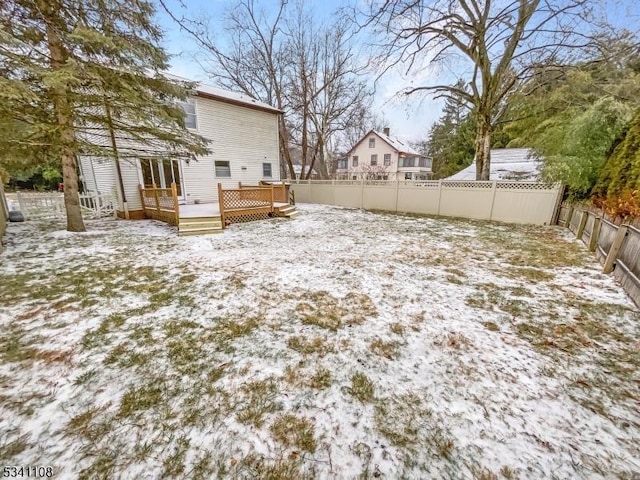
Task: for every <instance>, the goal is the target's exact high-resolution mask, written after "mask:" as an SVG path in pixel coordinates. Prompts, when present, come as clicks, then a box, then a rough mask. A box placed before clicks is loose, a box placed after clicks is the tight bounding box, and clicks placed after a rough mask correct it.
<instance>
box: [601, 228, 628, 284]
mask: <svg viewBox="0 0 640 480" xmlns="http://www.w3.org/2000/svg"><path fill="white" fill-rule="evenodd" d="M626 236H627V226H626V225H620V227H619V228H618V233H617V234H616V238H615V239H614V240H613V243H612V244H611V248H610V249H609V253H607V258H606V260H605V261H604V266H603V267H602V271H603V272H604V273H611V272H612V271H613V264H614V263H615V261H616V258H618V252H619V251H620V247H622V242H624V239H625V237H626Z"/></svg>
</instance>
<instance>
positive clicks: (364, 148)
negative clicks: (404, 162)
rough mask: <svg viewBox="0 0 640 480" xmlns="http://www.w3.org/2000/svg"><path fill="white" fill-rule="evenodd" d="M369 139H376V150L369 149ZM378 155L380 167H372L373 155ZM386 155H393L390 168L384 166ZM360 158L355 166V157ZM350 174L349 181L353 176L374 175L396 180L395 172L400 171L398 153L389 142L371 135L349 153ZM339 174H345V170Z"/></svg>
mask: <svg viewBox="0 0 640 480" xmlns="http://www.w3.org/2000/svg"><path fill="white" fill-rule="evenodd" d="M369 138H375V139H376V145H375V148H369ZM374 154H377V155H378V166H377V167H371V155H374ZM385 154H391V165H389V166H388V167H385V166H384V156H385ZM354 156H357V157H358V166H357V167H354V166H353V157H354ZM348 162H349V164H348V169H347V171H348V174H349V179H351V178H352V177H353V176H357V177H358V178H360V177H361V176H362V175H363V174H369V173H370V174H372V175H375V176H377V175H382V176H385V175H388V177H389V178H388V179H389V180H395V178H396V177H395V172H396V171H397V170H398V152H397V151H396V150H395V149H394V148H393V147H391V145H389V144H388V143H387V142H385V141H384V140H382V139H381V138H380V137H379V136H378V135H376V134H375V133H371V134H370V135H368V136H367V137H366V138H364V140H363V141H361V142H360V143H359V144H358V145H357V146H356V148H355V149H354V150H352V151H351V152H350V153H349V157H348ZM339 172H344V170H339Z"/></svg>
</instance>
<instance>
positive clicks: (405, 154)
mask: <svg viewBox="0 0 640 480" xmlns="http://www.w3.org/2000/svg"><path fill="white" fill-rule="evenodd" d="M336 177H337V178H338V179H343V180H359V179H362V178H365V179H371V180H396V179H398V180H427V179H429V178H431V159H430V158H427V157H425V156H424V155H421V154H420V152H418V151H416V150H414V149H413V148H411V147H410V146H409V145H407V144H406V143H405V142H403V141H402V140H400V139H398V138H392V137H391V136H390V133H389V129H388V128H385V129H384V130H383V131H382V132H378V131H376V130H371V131H369V132H368V133H367V134H366V135H365V136H363V137H362V138H361V139H360V140H359V141H358V142H357V143H356V144H355V145H354V146H353V147H352V148H351V150H349V152H348V153H347V156H346V158H344V159H342V160H339V161H338V168H337V170H336Z"/></svg>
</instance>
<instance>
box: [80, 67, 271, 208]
mask: <svg viewBox="0 0 640 480" xmlns="http://www.w3.org/2000/svg"><path fill="white" fill-rule="evenodd" d="M170 77H171V76H170ZM174 78H175V77H174ZM181 106H182V108H183V110H184V112H185V124H186V128H189V129H191V130H193V131H195V132H197V133H198V134H200V135H202V136H203V137H205V138H207V139H209V140H210V141H211V144H210V145H209V148H210V149H211V153H210V154H208V155H205V156H202V157H198V158H193V159H191V160H175V159H172V160H164V161H162V160H149V159H144V158H141V159H134V160H131V159H127V160H120V161H118V164H116V161H114V160H112V159H102V158H96V157H86V156H85V157H81V158H80V171H81V172H80V173H81V177H82V181H83V184H84V188H85V190H87V191H92V192H99V193H102V194H112V193H113V194H115V195H116V196H117V199H118V213H119V215H122V214H123V212H124V211H125V210H126V211H128V214H129V217H130V218H143V217H144V213H143V209H142V203H141V198H140V193H139V191H138V188H139V185H142V186H146V187H150V186H151V185H156V186H158V187H161V188H166V187H169V186H170V185H171V183H175V184H176V187H177V192H178V197H179V201H180V203H183V204H193V203H217V201H218V189H217V184H218V183H221V184H222V185H223V187H226V188H235V187H237V186H238V183H239V182H241V183H242V184H245V185H255V184H257V183H258V182H260V181H261V180H264V181H279V180H280V153H279V152H280V151H279V143H278V116H279V115H281V114H282V112H281V111H280V110H278V109H276V108H274V107H272V106H270V105H268V104H266V103H262V102H259V101H256V100H254V99H253V98H250V97H248V96H246V95H243V94H239V93H235V92H230V91H227V90H223V89H220V88H217V87H213V86H210V85H205V84H202V83H199V84H197V85H196V87H195V89H194V90H193V92H192V93H191V96H190V98H189V99H188V100H187V101H186V102H183V103H181ZM125 202H126V208H125V205H124V204H125Z"/></svg>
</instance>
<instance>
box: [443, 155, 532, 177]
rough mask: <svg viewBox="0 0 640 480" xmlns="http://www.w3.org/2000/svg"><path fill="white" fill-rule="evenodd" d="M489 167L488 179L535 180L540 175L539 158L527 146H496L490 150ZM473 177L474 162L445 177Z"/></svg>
mask: <svg viewBox="0 0 640 480" xmlns="http://www.w3.org/2000/svg"><path fill="white" fill-rule="evenodd" d="M490 169H491V170H490V173H489V179H490V180H515V181H520V182H532V181H537V180H539V177H540V158H539V157H537V156H536V154H535V152H534V151H533V150H531V149H529V148H496V149H492V150H491V165H490ZM475 179H476V164H475V162H473V163H472V164H471V165H469V166H468V167H467V168H465V169H464V170H461V171H459V172H458V173H456V174H455V175H452V176H450V177H447V178H446V180H475Z"/></svg>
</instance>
